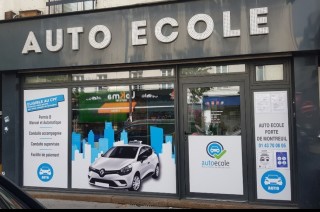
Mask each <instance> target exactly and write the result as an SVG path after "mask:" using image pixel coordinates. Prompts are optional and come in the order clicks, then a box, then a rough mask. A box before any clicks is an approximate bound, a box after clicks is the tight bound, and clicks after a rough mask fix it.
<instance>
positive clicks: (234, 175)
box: [189, 136, 244, 195]
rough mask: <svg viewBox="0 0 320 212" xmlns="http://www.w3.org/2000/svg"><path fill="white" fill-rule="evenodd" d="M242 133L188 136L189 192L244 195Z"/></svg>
mask: <svg viewBox="0 0 320 212" xmlns="http://www.w3.org/2000/svg"><path fill="white" fill-rule="evenodd" d="M242 166H243V164H242V146H241V136H189V174H190V192H194V193H208V194H230V195H243V194H244V191H243V167H242Z"/></svg>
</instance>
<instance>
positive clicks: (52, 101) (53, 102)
mask: <svg viewBox="0 0 320 212" xmlns="http://www.w3.org/2000/svg"><path fill="white" fill-rule="evenodd" d="M64 101H65V99H64V95H58V96H50V97H45V98H41V99H34V100H30V101H26V105H27V111H28V112H34V111H38V110H46V109H51V108H56V107H59V102H64Z"/></svg>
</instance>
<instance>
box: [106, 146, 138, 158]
mask: <svg viewBox="0 0 320 212" xmlns="http://www.w3.org/2000/svg"><path fill="white" fill-rule="evenodd" d="M138 150H139V147H130V146H128V147H115V148H114V149H112V150H111V151H110V152H108V153H107V154H106V155H105V156H104V157H106V158H119V159H134V158H136V155H137V152H138Z"/></svg>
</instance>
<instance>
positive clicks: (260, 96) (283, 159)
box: [254, 91, 292, 201]
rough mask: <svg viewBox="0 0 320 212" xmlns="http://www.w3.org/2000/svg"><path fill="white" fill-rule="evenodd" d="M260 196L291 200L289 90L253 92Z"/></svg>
mask: <svg viewBox="0 0 320 212" xmlns="http://www.w3.org/2000/svg"><path fill="white" fill-rule="evenodd" d="M254 109H255V110H254V111H255V143H256V170H257V198H258V199H262V200H283V201H291V199H292V198H291V196H292V194H291V171H290V136H289V114H288V111H289V110H288V92H287V91H268V92H255V93H254Z"/></svg>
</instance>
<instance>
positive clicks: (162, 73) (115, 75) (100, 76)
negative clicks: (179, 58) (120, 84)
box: [72, 69, 174, 81]
mask: <svg viewBox="0 0 320 212" xmlns="http://www.w3.org/2000/svg"><path fill="white" fill-rule="evenodd" d="M152 77H161V78H163V77H166V78H167V77H174V70H173V69H154V70H139V71H121V72H102V73H87V74H73V75H72V80H73V81H93V80H114V79H139V78H152Z"/></svg>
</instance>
